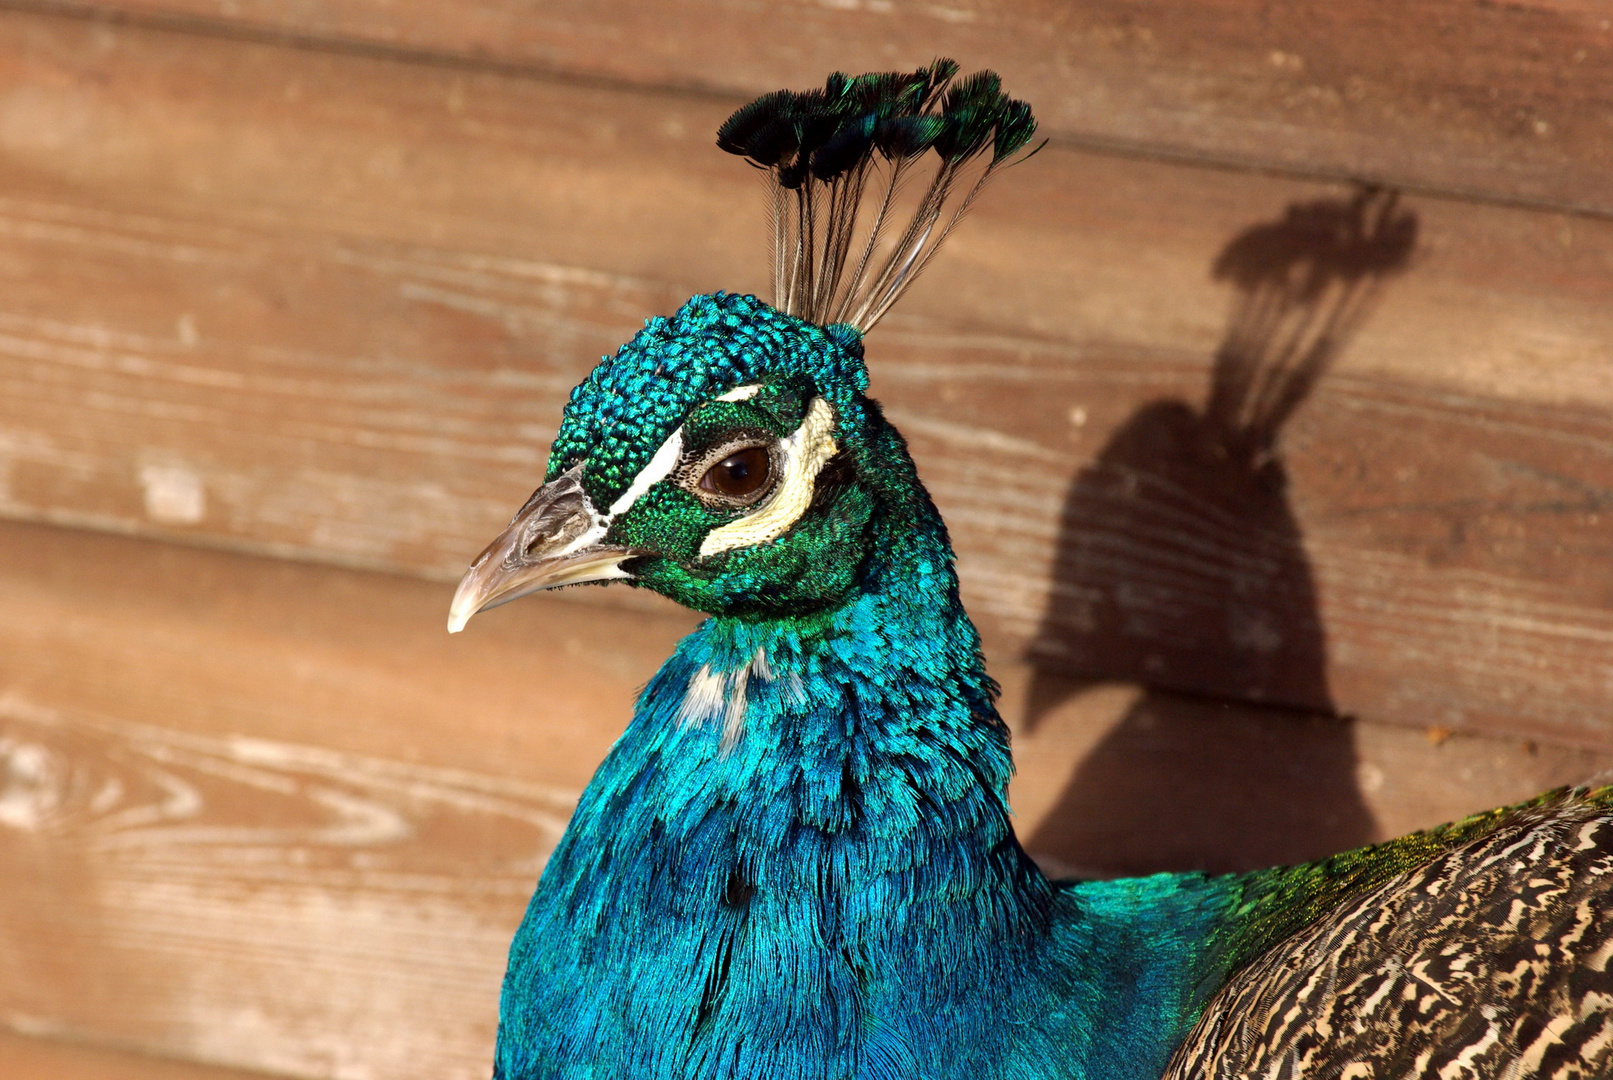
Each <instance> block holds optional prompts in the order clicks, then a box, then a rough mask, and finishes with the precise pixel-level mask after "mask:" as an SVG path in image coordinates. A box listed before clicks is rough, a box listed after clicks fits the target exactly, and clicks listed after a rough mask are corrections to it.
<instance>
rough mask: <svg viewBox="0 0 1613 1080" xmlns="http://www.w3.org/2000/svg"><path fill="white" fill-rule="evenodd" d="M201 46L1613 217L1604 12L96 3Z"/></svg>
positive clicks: (1553, 7) (1236, 2) (1240, 4)
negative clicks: (911, 102) (876, 121)
mask: <svg viewBox="0 0 1613 1080" xmlns="http://www.w3.org/2000/svg"><path fill="white" fill-rule="evenodd" d="M51 6H52V7H54V8H56V9H58V10H90V11H105V12H116V13H123V14H131V15H134V16H137V17H140V18H150V19H156V20H158V21H166V22H168V23H170V24H172V25H180V26H185V27H188V28H219V29H223V30H225V31H227V32H231V31H233V32H240V31H242V30H246V31H248V32H251V31H258V32H268V33H273V34H287V35H291V36H293V37H295V38H297V39H301V40H311V41H316V42H333V43H352V44H359V45H368V46H378V47H381V48H390V49H403V50H416V51H421V52H425V53H431V54H438V55H445V56H453V57H461V58H467V59H470V60H473V61H477V62H486V61H492V62H494V63H497V64H500V65H516V66H526V67H531V68H535V69H537V70H542V71H560V72H565V73H568V74H573V75H582V76H587V77H593V78H599V77H604V78H608V79H613V80H621V81H625V82H631V83H638V84H648V85H667V86H676V87H689V88H698V89H701V90H705V91H716V92H718V93H721V94H725V95H732V96H734V97H736V98H737V97H739V96H749V95H754V94H757V93H760V92H762V91H766V90H772V89H775V88H776V87H779V86H803V87H804V86H807V85H811V84H813V83H816V82H817V81H819V80H821V79H822V78H823V76H824V74H825V73H827V72H829V71H833V70H853V71H857V70H879V69H885V68H891V67H900V66H906V67H913V66H917V65H920V64H924V63H928V62H929V60H930V59H931V58H932V57H933V56H936V55H955V56H957V57H958V58H959V59H960V60H962V61H963V62H964V63H966V64H968V65H970V66H975V65H979V66H989V67H993V68H995V69H997V70H998V71H1000V72H1002V73H1003V74H1004V75H1005V76H1006V77H1007V78H1008V80H1009V85H1010V86H1011V87H1012V89H1013V91H1014V92H1015V94H1016V95H1018V96H1021V97H1024V98H1026V99H1027V100H1029V101H1031V102H1033V103H1034V104H1035V105H1036V108H1037V111H1038V112H1039V113H1040V114H1041V115H1042V116H1043V117H1044V118H1045V120H1044V122H1045V125H1046V128H1047V130H1049V131H1050V132H1053V133H1056V135H1057V136H1059V137H1060V138H1061V139H1065V140H1070V141H1081V142H1085V143H1088V144H1096V145H1102V146H1110V147H1115V148H1121V149H1126V150H1130V151H1134V152H1142V153H1148V154H1162V155H1168V156H1176V157H1184V158H1189V159H1201V160H1207V161H1215V162H1225V163H1234V164H1239V165H1246V166H1253V167H1257V168H1277V169H1285V170H1292V171H1295V172H1299V173H1303V174H1307V175H1318V174H1321V175H1327V174H1332V175H1335V176H1344V177H1356V178H1370V179H1376V180H1379V181H1383V182H1388V183H1394V184H1400V185H1409V186H1414V187H1422V188H1429V189H1436V190H1442V191H1447V192H1463V193H1472V194H1474V195H1478V196H1481V197H1485V198H1491V199H1500V200H1515V201H1527V202H1534V203H1538V204H1542V205H1552V206H1557V207H1561V208H1581V209H1584V210H1588V211H1591V212H1596V213H1604V214H1605V213H1607V212H1608V211H1609V210H1610V209H1613V196H1610V194H1609V187H1608V185H1607V183H1606V175H1607V169H1608V167H1609V165H1610V164H1613V129H1610V127H1609V125H1608V124H1607V120H1606V118H1607V115H1608V110H1609V108H1610V106H1613V20H1610V18H1609V15H1608V12H1607V10H1606V9H1605V7H1603V6H1602V5H1600V4H1597V3H1594V2H1591V0H1526V2H1519V3H1507V4H1494V3H1486V2H1484V0H1433V2H1424V3H1420V4H1417V5H1415V6H1408V5H1405V4H1402V3H1396V2H1395V0H1351V2H1349V3H1342V4H1330V5H1316V4H1278V5H1272V4H1258V3H1256V2H1255V0H1219V2H1216V3H1202V2H1191V0H1095V2H1092V3H1086V4H1082V5H1080V6H1078V7H1072V6H1071V5H1069V4H1066V3H1059V2H1057V0H951V2H949V3H948V4H946V5H934V4H916V3H903V2H881V0H872V2H868V3H807V2H799V0H774V2H771V3H750V4H736V3H732V2H730V0H656V2H653V3H643V2H639V0H608V2H606V3H598V2H595V0H566V2H561V3H546V4H542V5H536V6H534V5H532V4H527V3H521V2H518V0H476V2H474V3H463V4H455V5H452V7H448V6H444V5H441V4H434V3H430V2H426V0H404V2H396V0H325V2H322V3H302V4H282V3H275V2H273V0H95V2H90V3H76V2H75V3H70V4H63V5H57V4H52V5H51Z"/></svg>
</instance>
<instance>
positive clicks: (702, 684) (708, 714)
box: [678, 664, 728, 727]
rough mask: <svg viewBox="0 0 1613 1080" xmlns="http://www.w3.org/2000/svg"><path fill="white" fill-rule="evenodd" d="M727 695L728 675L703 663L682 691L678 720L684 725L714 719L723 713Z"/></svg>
mask: <svg viewBox="0 0 1613 1080" xmlns="http://www.w3.org/2000/svg"><path fill="white" fill-rule="evenodd" d="M727 697H728V676H726V675H718V674H716V673H715V672H713V671H712V670H711V665H709V664H703V665H701V668H700V670H699V671H697V672H695V673H694V678H692V679H690V680H689V685H688V687H687V688H686V689H685V690H684V691H683V702H682V704H680V705H679V706H678V722H679V723H681V724H683V725H684V726H686V727H687V726H691V725H694V724H699V723H702V722H703V721H706V720H715V719H716V718H717V717H719V716H721V715H722V713H723V706H724V704H725V703H726V699H727Z"/></svg>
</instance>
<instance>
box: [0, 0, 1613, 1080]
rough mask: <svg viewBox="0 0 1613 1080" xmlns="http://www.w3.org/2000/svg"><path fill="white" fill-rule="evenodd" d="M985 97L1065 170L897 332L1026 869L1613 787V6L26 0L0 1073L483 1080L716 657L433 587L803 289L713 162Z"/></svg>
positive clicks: (11, 51)
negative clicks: (581, 384) (653, 745)
mask: <svg viewBox="0 0 1613 1080" xmlns="http://www.w3.org/2000/svg"><path fill="white" fill-rule="evenodd" d="M937 54H950V55H955V56H957V57H958V58H959V59H960V60H962V61H963V62H964V64H965V65H966V67H971V68H972V67H977V66H992V67H995V68H997V69H998V70H1000V71H1001V72H1002V73H1003V74H1004V76H1005V78H1006V80H1007V83H1008V85H1009V87H1010V89H1011V90H1012V91H1013V92H1014V93H1015V94H1016V95H1019V96H1023V97H1026V98H1028V99H1029V100H1031V101H1032V102H1033V103H1034V104H1035V105H1036V107H1037V110H1038V112H1039V114H1040V115H1041V116H1042V117H1043V118H1044V132H1045V133H1046V134H1047V135H1049V136H1050V137H1051V140H1052V141H1051V143H1050V145H1049V146H1048V148H1047V149H1046V150H1045V151H1044V152H1043V153H1042V154H1041V155H1040V156H1039V157H1037V158H1036V159H1035V160H1034V161H1033V162H1031V163H1029V164H1027V165H1026V166H1025V167H1023V168H1021V169H1017V170H1015V173H1014V175H1013V176H1012V177H1011V178H1005V179H1004V180H1003V181H1002V182H1001V183H1000V184H999V185H998V186H997V187H996V188H995V189H994V190H993V191H992V192H991V193H990V196H989V197H988V198H987V199H986V200H985V201H984V202H983V203H982V205H981V207H980V209H979V210H978V211H977V212H976V213H975V214H974V216H973V218H972V220H971V221H970V222H969V223H968V224H967V226H966V227H965V228H963V229H962V230H961V231H960V232H959V233H958V234H957V236H956V238H955V239H954V241H953V242H952V244H951V248H950V250H949V252H948V254H947V256H945V257H944V258H943V259H941V260H940V261H939V262H938V263H937V264H936V266H935V268H934V270H933V271H932V272H931V274H930V276H929V278H928V279H927V280H926V281H925V282H923V283H922V284H921V285H920V286H919V287H918V288H917V289H915V290H914V293H913V294H912V296H911V297H910V298H909V299H908V300H907V301H905V302H904V305H903V307H902V309H900V313H899V314H898V315H895V316H893V317H892V318H891V319H889V320H888V321H887V323H886V324H885V325H883V326H882V327H881V328H880V329H879V330H877V331H876V332H875V334H874V335H873V336H872V338H871V339H870V343H869V347H870V353H871V362H872V367H873V372H874V388H875V392H876V393H877V394H878V395H879V396H880V397H881V398H882V399H883V400H884V401H885V402H886V403H887V405H888V407H889V411H890V413H891V415H892V416H893V417H894V418H895V419H896V420H897V421H898V422H899V424H900V425H901V426H902V427H903V429H904V431H905V432H906V433H907V434H908V436H909V437H910V440H911V442H912V444H913V446H914V449H915V453H916V454H917V456H918V458H919V462H920V468H921V470H922V472H923V475H924V476H925V478H926V480H927V481H928V482H929V484H930V485H931V487H932V490H933V492H934V494H935V496H936V498H937V500H938V502H939V503H940V504H941V506H942V509H943V510H944V511H945V512H946V514H947V516H948V519H949V521H950V523H951V525H952V528H953V531H954V534H955V538H956V540H957V542H958V546H959V551H960V562H961V565H962V568H963V573H964V578H965V591H966V597H967V600H968V602H969V604H970V606H971V610H972V611H973V612H975V613H976V615H977V617H978V619H979V621H980V623H981V624H982V627H983V629H984V631H985V633H986V635H987V638H988V643H989V645H990V649H991V655H992V660H993V667H994V671H995V673H996V674H997V675H998V676H999V678H1000V679H1001V680H1002V682H1003V684H1004V688H1005V692H1004V701H1003V708H1004V712H1005V715H1007V716H1008V717H1009V719H1010V721H1011V722H1012V723H1013V725H1014V726H1015V730H1016V739H1017V744H1016V745H1017V752H1018V758H1019V762H1020V777H1019V779H1018V780H1017V781H1016V789H1015V801H1016V807H1017V809H1018V812H1019V814H1020V816H1021V828H1022V832H1023V834H1024V836H1025V837H1026V839H1027V842H1028V843H1029V845H1030V846H1031V847H1032V848H1033V849H1034V850H1036V851H1037V852H1039V853H1040V854H1042V855H1044V856H1046V857H1047V858H1048V859H1049V860H1050V861H1051V862H1053V863H1056V864H1059V865H1061V866H1064V867H1068V868H1074V869H1077V870H1082V871H1088V872H1096V873H1117V872H1132V871H1147V870H1154V869H1163V868H1183V867H1202V868H1206V869H1217V870H1219V869H1229V868H1237V867H1245V866H1253V865H1258V864H1262V863H1268V862H1272V861H1287V860H1294V859H1302V858H1308V857H1313V856H1318V855H1322V854H1325V853H1327V852H1330V851H1333V850H1337V849H1340V848H1344V847H1348V846H1352V845H1355V844H1359V843H1364V842H1368V841H1371V840H1374V839H1378V838H1382V837H1385V836H1389V835H1393V834H1397V833H1400V832H1403V831H1406V830H1409V829H1413V828H1417V827H1421V826H1425V825H1429V824H1432V823H1435V822H1437V821H1441V820H1445V819H1448V818H1450V817H1453V816H1456V815H1459V814H1461V813H1464V812H1468V811H1471V810H1475V809H1479V808H1482V807H1485V806H1490V805H1494V804H1497V803H1500V802H1504V801H1508V800H1513V799H1517V798H1521V797H1525V796H1528V795H1530V794H1533V793H1534V792H1536V791H1538V790H1539V789H1541V788H1544V787H1547V786H1550V785H1553V784H1557V783H1564V782H1573V781H1578V780H1582V779H1584V778H1586V777H1589V776H1591V775H1593V774H1596V773H1598V772H1600V771H1602V770H1604V769H1607V768H1608V767H1609V766H1613V710H1610V709H1609V707H1608V703H1609V702H1610V701H1613V575H1610V574H1609V551H1610V541H1613V16H1610V14H1609V13H1608V11H1607V8H1606V7H1605V5H1603V4H1601V3H1598V2H1596V0H1520V2H1516V3H1509V4H1490V3H1481V2H1476V0H1423V2H1421V3H1418V4H1405V3H1403V2H1399V0H1348V2H1345V3H1334V4H1327V5H1324V4H1281V3H1269V2H1257V0H1198V2H1189V0H1089V2H1085V3H1082V4H1079V5H1076V4H1069V3H1064V2H1061V0H997V2H990V0H943V2H940V3H908V2H905V0H768V2H759V3H739V2H734V0H647V2H646V0H604V2H583V0H560V2H554V3H547V4H541V5H540V4H535V3H518V2H516V0H464V2H460V3H455V4H449V3H442V2H437V3H432V2H430V0H385V2H383V0H305V2H302V3H297V4H284V3H271V2H268V0H106V2H96V3H48V2H46V3H40V2H22V3H19V2H14V0H0V386H3V393H0V517H3V518H4V521H3V522H0V883H3V884H0V1025H3V1027H4V1028H6V1029H9V1031H10V1034H5V1035H3V1036H0V1074H4V1075H5V1076H8V1077H10V1076H20V1077H24V1078H29V1080H32V1078H34V1077H47V1076H48V1077H83V1078H89V1077H95V1078H101V1077H107V1078H112V1077H129V1078H134V1080H145V1078H153V1080H159V1078H160V1080H179V1078H190V1077H196V1078H198V1080H200V1078H201V1077H205V1076H214V1075H223V1074H222V1073H219V1072H217V1071H216V1070H214V1069H210V1068H208V1067H207V1066H208V1065H211V1066H229V1067H233V1068H237V1069H252V1070H262V1071H268V1072H273V1073H281V1074H286V1075H295V1076H304V1077H318V1078H332V1080H335V1078H352V1080H393V1078H397V1080H403V1078H405V1077H409V1078H414V1077H440V1078H460V1077H479V1076H485V1075H486V1073H487V1061H488V1054H489V1048H490V1043H491V1037H492V1031H493V1023H494V1011H495V1004H496V993H497V986H498V981H499V977H500V975H501V973H502V965H503V953H504V948H505V945H506V942H507V940H508V937H509V934H510V933H511V931H512V930H513V927H514V924H515V922H516V920H517V919H518V918H519V914H520V911H521V909H522V906H523V904H524V902H525V898H526V895H527V894H528V892H529V891H530V888H531V885H532V882H533V879H534V878H535V876H536V873H537V871H538V869H539V868H540V867H541V865H542V861H543V858H544V856H545V854H546V852H547V850H548V849H549V847H550V845H552V843H553V842H554V840H555V838H556V836H557V835H558V832H559V830H560V829H561V828H562V827H563V825H564V822H565V819H566V816H567V813H568V810H569V806H570V803H571V801H572V799H573V798H574V797H575V793H576V791H578V790H579V789H580V787H581V785H582V784H584V783H585V782H586V780H587V777H588V775H589V774H590V772H591V771H592V769H593V767H594V765H595V764H596V763H597V761H598V760H599V758H600V757H601V755H602V754H603V753H604V751H605V749H606V747H607V746H608V745H609V743H610V741H611V740H612V739H613V738H614V737H615V735H616V733H617V732H618V731H619V730H620V728H621V725H622V723H623V721H624V720H625V718H626V715H627V711H628V708H629V706H630V702H631V699H632V695H633V693H634V690H635V688H636V687H637V686H638V685H640V684H642V682H643V681H644V680H645V679H646V678H647V677H648V676H649V674H650V673H651V672H652V671H653V670H654V668H655V666H656V665H657V663H658V662H659V660H660V659H661V658H662V657H663V656H664V655H665V654H666V653H667V651H668V650H669V648H670V646H671V644H672V642H673V641H674V640H675V639H676V638H677V636H678V635H679V634H680V633H682V632H683V631H684V630H685V629H687V627H688V626H689V625H690V624H691V618H690V617H689V616H687V615H685V614H683V613H681V612H678V611H676V610H674V609H671V608H669V607H668V606H666V605H664V604H661V603H658V602H654V600H653V598H648V599H647V598H645V597H642V596H639V595H637V594H632V593H628V592H626V591H610V592H607V591H604V590H592V591H588V590H583V591H579V592H578V593H577V595H574V596H566V597H552V598H536V599H533V600H529V601H525V602H523V603H522V604H518V605H514V606H512V607H509V608H504V609H500V610H499V611H498V612H495V613H492V614H489V615H486V616H483V617H480V618H478V619H477V620H476V621H475V622H474V623H473V624H472V625H471V628H470V630H469V631H468V632H467V633H466V634H464V635H461V636H459V637H456V638H449V637H448V636H447V635H446V634H444V633H443V630H442V625H443V621H444V619H445V616H446V609H447V598H448V586H447V583H449V582H451V581H452V580H453V579H454V578H455V577H457V574H458V572H459V570H460V568H462V567H463V566H464V564H465V563H466V562H467V560H468V559H469V558H470V557H471V556H472V555H473V554H474V553H475V552H476V551H477V550H479V548H480V547H481V545H482V544H483V543H484V542H485V541H486V540H487V539H488V538H489V537H490V536H491V535H492V534H493V533H494V532H495V531H496V530H497V528H498V527H500V525H501V524H502V523H503V522H504V521H505V520H507V518H508V515H509V514H510V512H511V511H512V510H513V508H514V507H515V506H517V505H519V503H520V502H521V501H522V500H523V499H524V498H525V496H526V495H527V494H528V493H529V491H530V490H531V488H532V487H533V485H534V483H535V482H536V479H537V477H538V474H539V472H540V471H541V468H542V463H543V460H544V456H545V453H546V450H547V444H548V440H549V439H550V437H551V436H552V434H553V431H554V424H555V422H556V419H557V416H558V410H559V405H560V403H561V401H562V400H563V397H564V394H565V392H566V391H567V390H568V389H569V387H570V386H571V384H572V383H573V382H574V381H575V380H576V379H577V378H578V377H579V376H580V375H581V374H582V373H583V372H584V371H586V370H587V368H588V367H589V366H590V365H591V363H592V362H593V361H594V360H595V359H596V358H597V357H598V356H599V355H600V354H601V353H604V352H608V351H610V350H611V349H613V348H614V347H615V345H616V344H618V343H619V342H620V341H622V340H624V339H625V338H626V337H627V336H629V335H630V334H631V333H632V332H633V331H634V330H635V329H636V327H637V326H638V325H639V324H640V322H641V320H642V319H643V318H644V317H646V316H647V315H651V314H657V313H665V312H667V311H669V310H671V309H672V308H673V307H674V306H675V305H676V304H677V303H679V302H680V301H681V300H682V299H683V298H684V297H686V296H687V295H688V294H689V293H691V292H693V291H696V290H708V289H714V288H727V289H732V290H745V291H753V290H761V289H763V288H764V283H765V281H766V274H767V268H766V265H765V250H764V243H763V227H762V226H763V207H762V200H761V193H760V191H759V189H758V188H757V186H756V182H755V178H754V177H753V176H752V175H750V172H749V170H747V169H745V168H744V167H743V165H741V164H740V163H739V162H737V161H735V160H734V159H732V158H728V157H727V156H725V155H722V154H720V153H718V152H717V151H716V150H715V149H714V148H713V147H712V145H711V134H712V131H713V130H714V127H715V125H716V124H717V123H718V122H719V121H720V120H721V119H722V118H723V117H724V116H725V115H726V114H727V113H728V112H729V111H730V110H731V109H732V108H733V107H734V106H735V105H736V104H738V103H740V102H741V101H743V100H744V99H745V98H746V96H748V95H752V94H755V93H757V92H760V91H763V90H767V89H772V88H774V87H776V86H781V85H794V86H804V85H808V84H811V83H814V82H817V81H818V80H820V79H821V78H822V76H823V75H824V74H825V73H826V72H828V71H829V70H832V69H836V68H842V69H847V70H868V69H874V68H886V67H896V66H912V65H916V64H920V63H924V62H927V61H928V60H929V59H930V58H931V57H933V56H935V55H937ZM1251 387H1265V388H1266V392H1265V393H1264V394H1263V395H1262V394H1261V393H1257V392H1255V390H1252V389H1251ZM73 1044H78V1045H73Z"/></svg>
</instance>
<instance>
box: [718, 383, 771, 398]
mask: <svg viewBox="0 0 1613 1080" xmlns="http://www.w3.org/2000/svg"><path fill="white" fill-rule="evenodd" d="M761 389H762V384H761V383H751V384H750V385H749V386H736V387H734V388H733V389H732V390H730V391H728V393H726V394H719V395H718V396H717V397H716V398H715V399H714V400H716V401H749V400H750V399H751V398H753V397H755V396H756V395H757V393H759V392H760V391H761Z"/></svg>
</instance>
